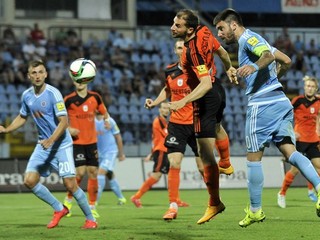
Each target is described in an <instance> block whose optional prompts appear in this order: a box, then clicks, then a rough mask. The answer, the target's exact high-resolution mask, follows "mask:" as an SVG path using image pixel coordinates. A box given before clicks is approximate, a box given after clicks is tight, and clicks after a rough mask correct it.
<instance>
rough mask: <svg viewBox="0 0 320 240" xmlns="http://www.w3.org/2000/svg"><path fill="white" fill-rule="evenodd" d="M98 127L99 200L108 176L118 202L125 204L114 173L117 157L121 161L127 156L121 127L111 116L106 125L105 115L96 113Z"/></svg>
mask: <svg viewBox="0 0 320 240" xmlns="http://www.w3.org/2000/svg"><path fill="white" fill-rule="evenodd" d="M95 122H96V129H97V134H98V142H97V145H98V155H99V170H98V186H99V187H98V198H97V202H98V201H99V200H100V198H101V194H102V192H103V190H104V187H105V184H106V176H107V178H108V181H109V185H110V188H111V190H112V191H113V192H114V194H115V195H116V196H117V198H118V204H119V205H123V204H125V203H126V202H127V200H126V198H125V197H124V196H123V194H122V191H121V188H120V186H119V183H118V181H117V180H116V178H115V175H114V168H115V165H116V159H117V157H118V158H119V161H123V160H125V158H126V156H125V155H124V153H123V143H122V137H121V134H120V129H119V127H118V125H117V123H116V122H115V121H114V119H113V118H111V117H110V118H109V122H108V124H107V125H106V124H105V121H104V119H103V115H101V114H97V115H96V119H95Z"/></svg>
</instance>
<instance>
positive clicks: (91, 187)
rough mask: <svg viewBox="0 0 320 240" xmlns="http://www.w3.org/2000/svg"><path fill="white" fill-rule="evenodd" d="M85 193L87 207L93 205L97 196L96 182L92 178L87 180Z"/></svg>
mask: <svg viewBox="0 0 320 240" xmlns="http://www.w3.org/2000/svg"><path fill="white" fill-rule="evenodd" d="M87 192H88V195H89V205H95V203H96V201H97V195H98V180H97V179H94V178H89V179H88V186H87Z"/></svg>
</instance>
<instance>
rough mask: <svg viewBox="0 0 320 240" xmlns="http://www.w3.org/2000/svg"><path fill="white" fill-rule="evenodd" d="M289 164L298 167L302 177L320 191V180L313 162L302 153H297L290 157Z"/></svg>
mask: <svg viewBox="0 0 320 240" xmlns="http://www.w3.org/2000/svg"><path fill="white" fill-rule="evenodd" d="M289 163H291V164H292V165H294V166H295V167H297V168H298V169H299V170H300V172H301V173H302V175H303V176H304V177H305V178H306V179H307V180H308V181H309V182H311V183H312V185H313V187H314V188H315V189H316V190H317V191H319V190H320V178H319V175H318V173H317V172H316V170H315V169H314V167H313V165H312V163H311V161H310V160H309V159H308V158H307V157H305V156H303V155H302V154H301V153H300V152H298V151H295V152H293V153H292V154H291V156H290V157H289Z"/></svg>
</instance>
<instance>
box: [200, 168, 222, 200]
mask: <svg viewBox="0 0 320 240" xmlns="http://www.w3.org/2000/svg"><path fill="white" fill-rule="evenodd" d="M219 176H220V174H219V168H218V165H217V164H214V165H209V166H204V178H203V179H204V182H205V184H206V185H207V190H208V193H209V195H210V198H209V203H208V204H209V206H217V205H218V204H219V203H220V196H219Z"/></svg>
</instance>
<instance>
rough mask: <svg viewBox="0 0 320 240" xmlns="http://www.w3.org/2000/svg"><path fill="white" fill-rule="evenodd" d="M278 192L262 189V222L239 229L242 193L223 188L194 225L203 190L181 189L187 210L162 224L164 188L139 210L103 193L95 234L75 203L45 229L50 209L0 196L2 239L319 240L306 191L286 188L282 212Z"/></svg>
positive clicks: (24, 197)
mask: <svg viewBox="0 0 320 240" xmlns="http://www.w3.org/2000/svg"><path fill="white" fill-rule="evenodd" d="M277 192H278V189H265V190H264V192H263V210H264V211H265V214H266V220H265V221H264V222H262V223H255V224H253V225H251V226H249V227H247V228H240V227H239V226H238V222H239V221H240V220H241V219H242V218H243V217H244V216H245V213H244V211H243V209H244V208H245V207H246V205H247V203H248V194H247V190H246V189H236V190H231V189H223V190H221V198H222V201H223V202H224V204H225V205H226V210H225V211H224V212H223V213H222V214H219V215H218V216H216V217H215V219H212V220H211V221H210V222H207V223H205V224H203V225H197V224H196V222H197V220H198V219H199V218H200V217H201V216H202V215H203V213H204V211H205V209H206V203H207V200H208V195H207V192H206V190H182V191H181V193H180V195H181V199H182V200H183V201H186V202H188V203H189V204H190V205H191V206H190V207H187V208H180V209H179V212H178V217H177V219H176V220H174V221H172V222H165V221H164V220H162V215H163V214H164V212H165V211H166V210H167V208H168V204H167V202H168V197H167V192H166V191H165V190H151V191H149V192H147V193H146V194H145V195H144V196H143V198H142V204H143V206H144V207H143V208H141V209H137V208H136V207H135V206H134V205H133V204H132V203H131V202H130V196H131V195H132V194H133V192H130V191H127V192H124V195H125V197H126V198H127V199H128V203H127V204H125V205H123V206H118V205H117V199H116V198H115V196H114V194H113V193H112V192H104V193H103V195H102V199H101V202H100V203H99V206H98V210H99V213H100V215H101V217H100V218H99V219H98V222H99V228H98V229H96V230H82V229H81V226H82V225H83V224H84V220H85V218H84V216H83V214H82V212H81V210H80V208H79V207H78V206H77V205H74V207H73V209H72V210H73V211H72V213H73V215H72V217H70V218H67V217H65V218H63V219H62V220H61V222H60V224H59V226H58V227H56V228H54V229H47V228H46V224H47V223H48V222H49V221H50V220H51V217H52V214H53V211H52V209H51V208H50V207H49V206H47V205H46V204H45V203H43V202H42V201H41V200H39V199H37V198H36V197H35V196H34V195H33V194H31V193H22V194H0V203H1V204H0V213H1V218H0V239H2V240H7V239H8V240H9V239H10V240H11V239H14V240H18V239H28V240H30V239H31V240H38V239H43V240H47V239H55V240H56V239H72V240H88V239H110V240H118V239H119V240H128V239H130V240H149V239H150V240H157V239H161V240H166V239H170V240H175V239H177V240H198V239H199V240H202V239H223V240H233V239H237V240H241V239H246V240H251V239H259V240H261V239H272V240H273V239H277V240H281V239H318V238H319V233H318V230H317V229H318V228H319V224H320V218H319V217H317V215H316V213H315V203H314V202H311V200H309V198H308V197H307V188H290V189H289V191H288V193H287V208H286V209H281V208H279V207H278V206H277ZM54 195H55V196H56V197H57V198H58V199H60V200H61V201H62V200H63V199H64V197H65V193H54Z"/></svg>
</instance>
